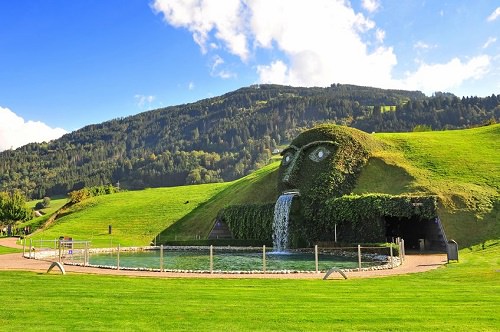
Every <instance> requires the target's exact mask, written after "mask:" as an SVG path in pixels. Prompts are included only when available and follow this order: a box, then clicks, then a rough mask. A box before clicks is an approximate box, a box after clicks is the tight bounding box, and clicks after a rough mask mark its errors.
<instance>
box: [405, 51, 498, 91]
mask: <svg viewBox="0 0 500 332" xmlns="http://www.w3.org/2000/svg"><path fill="white" fill-rule="evenodd" d="M490 64H491V58H490V57H489V56H487V55H481V56H477V57H474V58H471V59H470V60H469V61H467V62H462V61H460V60H459V59H458V58H453V59H452V60H450V61H449V62H448V63H445V64H432V65H429V64H426V63H422V64H421V65H420V67H419V68H418V70H417V71H415V72H413V73H408V75H407V77H406V78H405V79H404V80H402V81H400V85H402V86H403V87H404V88H406V89H410V90H421V91H423V92H425V93H427V94H430V93H433V92H436V91H450V90H451V89H454V88H457V87H459V86H460V85H461V84H462V83H463V82H464V81H466V80H470V79H473V80H476V79H480V78H482V77H483V76H484V75H485V74H487V73H488V71H489V69H490Z"/></svg>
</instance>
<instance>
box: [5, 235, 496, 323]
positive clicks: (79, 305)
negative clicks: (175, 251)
mask: <svg viewBox="0 0 500 332" xmlns="http://www.w3.org/2000/svg"><path fill="white" fill-rule="evenodd" d="M460 254H461V257H460V263H452V264H450V265H449V266H447V267H443V268H440V269H438V270H435V271H431V272H427V273H420V274H414V275H404V276H398V277H386V278H375V279H358V280H356V279H349V280H343V279H335V280H327V281H324V280H273V279H267V280H266V279H235V280H230V279H157V278H134V277H118V276H96V275H81V274H69V275H65V276H62V275H59V274H56V273H54V274H50V275H47V274H44V273H33V272H0V285H6V286H5V287H7V288H4V291H2V292H0V303H2V304H4V305H3V306H2V314H1V315H0V330H3V331H15V330H23V331H25V330H39V331H46V330H77V331H82V330H92V331H99V330H100V331H104V330H106V331H109V330H114V331H118V330H119V331H123V330H134V331H135V330H148V331H150V330H161V331H172V330H176V331H177V330H184V331H271V330H272V331H359V330H366V331H498V330H499V329H500V314H499V312H500V272H499V271H500V270H499V269H500V261H499V259H500V243H499V242H496V243H492V242H489V243H487V244H486V249H484V250H483V249H481V248H476V249H475V250H469V249H466V250H462V251H461V252H460ZM5 304H8V305H5Z"/></svg>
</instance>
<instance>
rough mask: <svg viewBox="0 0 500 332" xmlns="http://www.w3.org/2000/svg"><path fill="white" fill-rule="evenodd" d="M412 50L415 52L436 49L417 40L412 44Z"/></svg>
mask: <svg viewBox="0 0 500 332" xmlns="http://www.w3.org/2000/svg"><path fill="white" fill-rule="evenodd" d="M413 48H414V49H416V50H429V49H431V48H436V45H430V44H427V43H424V42H423V41H421V40H419V41H418V42H416V43H415V44H413Z"/></svg>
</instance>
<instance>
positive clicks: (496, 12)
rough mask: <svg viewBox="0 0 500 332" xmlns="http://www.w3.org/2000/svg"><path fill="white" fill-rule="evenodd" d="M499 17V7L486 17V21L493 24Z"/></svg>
mask: <svg viewBox="0 0 500 332" xmlns="http://www.w3.org/2000/svg"><path fill="white" fill-rule="evenodd" d="M499 17H500V7H497V9H495V10H494V11H493V12H492V13H491V14H490V16H488V18H487V19H486V20H487V21H488V22H493V21H495V20H496V19H497V18H499Z"/></svg>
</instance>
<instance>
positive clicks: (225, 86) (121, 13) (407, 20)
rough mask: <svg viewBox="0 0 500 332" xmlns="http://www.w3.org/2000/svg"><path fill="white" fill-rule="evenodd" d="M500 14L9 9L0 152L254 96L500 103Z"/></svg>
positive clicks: (0, 84)
mask: <svg viewBox="0 0 500 332" xmlns="http://www.w3.org/2000/svg"><path fill="white" fill-rule="evenodd" d="M499 39H500V6H499V3H498V2H497V1H493V0H490V1H487V0H476V1H469V0H442V1H432V0H427V1H422V0H420V1H415V0H407V1H396V0H390V1H389V0H352V1H343V0H307V1H306V0H301V1H299V0H189V1H188V0H185V1H171V0H126V1H124V0H105V1H103V0H71V1H69V0H51V1H39V0H15V1H0V150H4V149H8V148H16V147H18V146H21V145H23V144H26V143H29V142H33V141H37V142H40V141H44V140H50V139H54V138H57V137H59V136H61V135H62V134H63V133H65V132H69V131H73V130H76V129H79V128H81V127H83V126H85V125H88V124H93V123H100V122H103V121H106V120H110V119H113V118H117V117H124V116H128V115H132V114H137V113H140V112H143V111H147V110H150V109H154V108H159V107H164V106H170V105H177V104H182V103H187V102H193V101H196V100H199V99H203V98H208V97H212V96H216V95H220V94H223V93H226V92H229V91H232V90H235V89H238V88H240V87H243V86H248V85H250V84H255V83H277V84H288V85H295V86H329V85H330V84H332V83H350V84H358V85H367V86H376V87H382V88H400V89H410V90H421V91H423V92H425V93H426V94H428V95H431V94H432V93H433V92H435V91H447V92H452V93H455V94H457V95H458V96H463V95H468V96H470V95H477V96H486V95H491V94H493V93H494V94H499V93H500V40H499Z"/></svg>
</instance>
